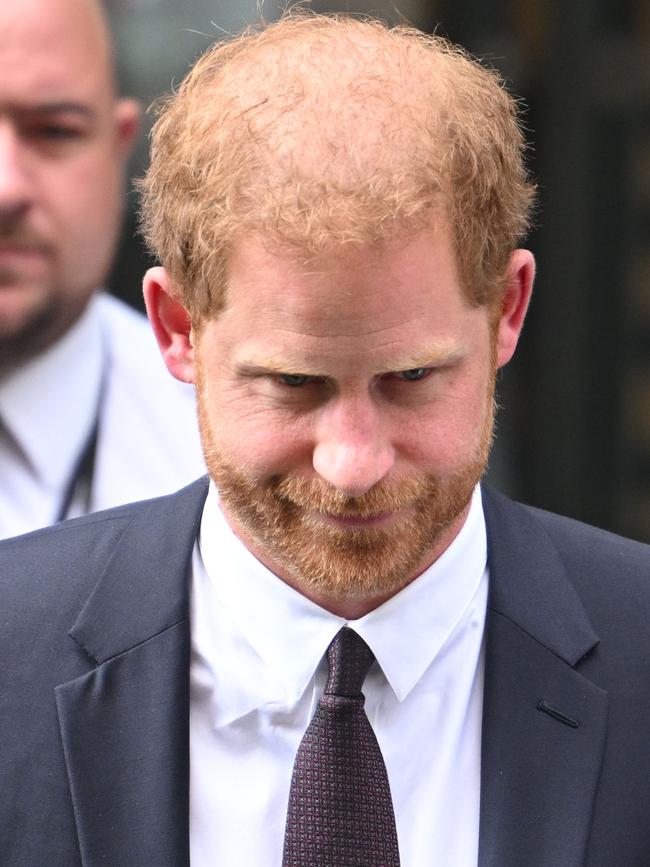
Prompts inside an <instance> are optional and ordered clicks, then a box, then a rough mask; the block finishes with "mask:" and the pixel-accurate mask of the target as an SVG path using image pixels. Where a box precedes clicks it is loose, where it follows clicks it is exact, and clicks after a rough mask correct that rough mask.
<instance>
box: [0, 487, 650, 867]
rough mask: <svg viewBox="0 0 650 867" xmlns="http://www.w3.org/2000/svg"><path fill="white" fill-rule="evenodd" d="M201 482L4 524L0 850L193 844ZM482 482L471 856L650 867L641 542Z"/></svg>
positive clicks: (649, 715)
mask: <svg viewBox="0 0 650 867" xmlns="http://www.w3.org/2000/svg"><path fill="white" fill-rule="evenodd" d="M205 493H206V483H205V480H201V481H199V482H197V483H195V484H194V485H192V486H190V487H189V488H186V489H184V490H183V491H181V492H179V493H178V494H175V495H173V496H171V497H166V498H162V499H158V500H152V501H149V502H145V503H141V504H135V505H131V506H125V507H121V508H119V509H114V510H111V511H110V512H104V513H99V514H95V515H91V516H89V517H87V518H82V519H79V520H75V521H70V522H67V523H66V524H63V525H61V526H58V527H53V528H49V529H46V530H42V531H38V532H36V533H32V534H30V535H28V536H24V537H21V538H17V539H12V540H9V541H7V542H5V543H3V544H2V545H0V594H1V595H0V624H1V626H0V666H1V668H0V703H1V704H0V745H1V746H0V774H1V776H0V864H2V865H3V867H19V865H20V867H77V865H80V864H82V865H84V867H98V865H104V867H106V865H108V867H122V865H123V867H127V865H128V867H182V865H187V864H188V861H189V858H188V665H189V655H190V654H189V648H190V642H189V638H190V636H189V618H188V593H187V584H188V582H187V575H188V569H189V567H190V558H191V552H192V546H193V543H194V540H195V537H196V533H197V529H198V525H199V519H200V515H201V509H202V506H203V501H204V498H205ZM484 502H485V509H486V519H487V526H488V537H489V540H488V544H489V565H490V582H491V583H490V596H489V603H488V616H487V631H486V680H485V699H484V721H483V752H482V788H481V826H480V867H579V865H589V867H647V865H650V548H649V547H647V546H644V545H640V544H636V543H633V542H629V541H627V540H624V539H621V538H618V537H616V536H612V535H609V534H607V533H603V532H601V531H598V530H594V529H592V528H589V527H586V526H584V525H581V524H578V523H575V522H572V521H569V520H566V519H563V518H559V517H557V516H554V515H550V514H546V513H543V512H539V511H536V510H533V509H529V508H526V507H524V506H520V505H517V504H515V503H512V502H510V501H509V500H507V499H505V498H504V497H502V496H500V495H498V494H495V493H491V492H489V491H486V492H485V496H484ZM411 748H416V745H414V744H405V745H404V749H411ZM217 783H218V781H215V784H217ZM245 830H246V832H249V833H255V829H254V828H249V829H245ZM224 867H234V865H224ZM251 867H263V865H251ZM333 867H334V865H333ZM405 867H408V865H405Z"/></svg>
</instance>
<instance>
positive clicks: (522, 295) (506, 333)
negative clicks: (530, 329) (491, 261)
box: [497, 250, 535, 367]
mask: <svg viewBox="0 0 650 867" xmlns="http://www.w3.org/2000/svg"><path fill="white" fill-rule="evenodd" d="M534 278H535V259H534V258H533V254H532V253H531V252H530V250H515V251H514V253H513V254H512V256H511V258H510V264H509V266H508V278H507V282H506V287H505V289H504V292H503V296H502V298H501V313H500V315H499V321H498V326H497V367H503V365H504V364H506V363H507V362H508V361H510V359H511V358H512V356H513V355H514V352H515V349H516V348H517V342H518V340H519V335H520V334H521V329H522V328H523V325H524V318H525V316H526V311H527V310H528V304H529V302H530V296H531V294H532V291H533V280H534Z"/></svg>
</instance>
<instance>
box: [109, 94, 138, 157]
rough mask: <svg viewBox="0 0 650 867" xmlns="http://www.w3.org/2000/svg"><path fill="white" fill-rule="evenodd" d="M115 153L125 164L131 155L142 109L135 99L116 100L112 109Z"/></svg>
mask: <svg viewBox="0 0 650 867" xmlns="http://www.w3.org/2000/svg"><path fill="white" fill-rule="evenodd" d="M113 114H114V120H115V137H116V145H117V153H118V156H119V157H120V159H121V160H122V161H123V162H125V161H126V160H127V159H128V157H129V156H130V154H131V151H132V149H133V145H134V143H135V139H136V136H137V134H138V130H139V129H140V118H141V117H142V109H141V107H140V103H139V102H138V101H137V100H136V99H130V98H129V99H127V98H125V97H123V98H122V99H118V100H117V102H116V103H115V108H114V109H113Z"/></svg>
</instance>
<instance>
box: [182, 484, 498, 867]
mask: <svg viewBox="0 0 650 867" xmlns="http://www.w3.org/2000/svg"><path fill="white" fill-rule="evenodd" d="M486 556H487V555H486V536H485V522H484V518H483V510H482V506H481V495H480V489H478V488H477V490H476V492H475V493H474V496H473V499H472V504H471V509H470V512H469V515H468V518H467V520H466V522H465V525H464V526H463V528H462V530H461V531H460V533H459V534H458V536H457V537H456V539H455V540H454V542H453V543H452V544H451V545H450V546H449V548H448V549H447V550H446V551H445V553H444V554H443V555H442V556H441V557H440V558H439V559H438V560H437V561H436V562H435V563H434V564H433V565H432V566H431V567H430V568H429V569H427V571H426V572H425V573H423V574H422V575H421V576H420V577H419V578H418V579H417V580H416V581H414V582H412V583H411V584H410V585H409V586H408V587H406V588H405V589H404V590H402V591H401V592H400V593H398V594H397V595H396V596H394V597H393V598H392V599H390V600H389V601H388V602H386V603H385V604H384V605H382V606H380V607H379V608H377V609H376V610H375V611H372V612H371V613H370V614H368V615H366V616H365V617H362V618H360V619H359V620H354V621H349V622H348V621H345V620H343V619H341V618H340V617H336V616H335V615H333V614H331V613H329V612H328V611H325V610H324V609H322V608H320V607H319V606H317V605H315V604H314V603H313V602H310V601H309V600H308V599H306V598H305V597H304V596H302V595H300V594H299V593H297V592H296V591H295V590H293V589H292V588H291V587H289V586H288V585H287V584H285V583H284V582H283V581H281V580H279V579H278V578H277V577H276V576H275V575H273V574H272V573H271V572H270V571H269V570H268V569H266V568H265V567H264V566H263V565H262V564H261V563H260V562H259V561H258V560H256V559H255V557H254V556H253V555H252V554H251V553H250V552H249V551H248V550H247V549H246V548H245V546H244V545H243V544H242V543H241V542H240V541H239V539H238V538H237V537H236V536H235V535H234V534H233V532H232V531H231V530H230V528H229V526H228V524H227V522H226V521H225V519H224V517H223V515H222V514H221V512H220V509H219V504H218V494H217V492H216V490H215V488H214V487H213V486H211V488H210V492H209V494H208V498H207V501H206V504H205V508H204V511H203V519H202V523H201V530H200V535H199V538H198V541H197V545H196V547H195V551H194V558H193V569H192V572H193V578H192V591H191V605H192V663H191V669H190V690H191V692H190V695H191V698H190V850H191V864H192V867H215V865H228V867H258V865H259V867H262V865H264V867H279V865H280V864H281V862H282V846H283V837H284V825H285V817H286V809H287V803H288V798H289V787H290V783H291V772H292V767H293V761H294V757H295V754H296V750H297V748H298V744H299V742H300V739H301V737H302V735H303V733H304V731H305V729H306V728H307V725H308V724H309V721H310V719H311V717H312V715H313V713H314V710H315V708H316V705H317V702H318V699H319V696H320V695H321V693H322V691H323V687H324V685H325V679H326V662H325V660H324V658H323V657H324V654H325V651H326V649H327V646H328V645H329V643H330V641H331V640H332V639H333V637H334V636H335V635H336V633H337V632H338V630H339V629H340V628H341V627H342V626H344V625H346V623H347V625H348V626H350V627H351V628H352V629H354V630H356V631H357V632H358V633H359V635H361V636H362V637H363V638H364V639H365V641H366V642H367V643H368V645H369V646H370V648H371V649H372V651H373V653H374V654H375V657H376V659H377V663H376V664H373V666H372V668H371V669H370V672H369V674H368V676H367V678H366V682H365V684H364V690H363V691H364V694H365V696H366V712H367V714H368V718H369V720H370V722H371V724H372V726H373V728H374V731H375V734H376V735H377V739H378V741H379V745H380V747H381V750H382V753H383V756H384V760H385V762H386V768H387V771H388V777H389V781H390V786H391V792H392V797H393V804H394V807H395V818H396V824H397V834H398V840H399V847H400V855H401V864H402V867H472V865H476V863H477V853H478V822H479V793H480V740H481V711H482V698H483V661H482V640H483V629H484V623H485V612H486V604H487V587H488V575H487V567H486ZM333 867H334V865H333Z"/></svg>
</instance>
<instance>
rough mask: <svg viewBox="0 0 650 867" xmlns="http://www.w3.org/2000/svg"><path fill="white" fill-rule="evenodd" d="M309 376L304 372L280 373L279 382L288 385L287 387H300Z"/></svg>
mask: <svg viewBox="0 0 650 867" xmlns="http://www.w3.org/2000/svg"><path fill="white" fill-rule="evenodd" d="M308 381H309V377H308V376H307V375H306V374H304V373H282V374H280V382H281V383H282V384H283V385H288V386H289V388H300V387H301V386H302V385H306V384H307V382H308Z"/></svg>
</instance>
